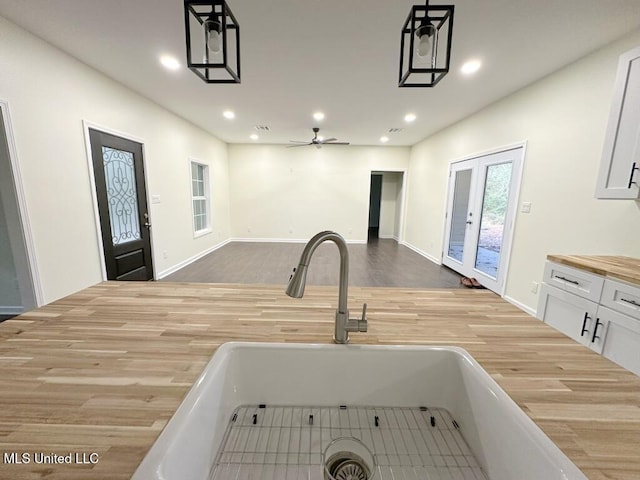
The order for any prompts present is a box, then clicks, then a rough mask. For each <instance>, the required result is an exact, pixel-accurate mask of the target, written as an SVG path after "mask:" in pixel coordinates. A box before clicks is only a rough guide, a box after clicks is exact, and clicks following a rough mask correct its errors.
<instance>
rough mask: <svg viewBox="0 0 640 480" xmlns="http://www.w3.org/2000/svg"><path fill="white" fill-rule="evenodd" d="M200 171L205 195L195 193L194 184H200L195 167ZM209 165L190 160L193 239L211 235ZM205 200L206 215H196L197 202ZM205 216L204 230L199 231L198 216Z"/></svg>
mask: <svg viewBox="0 0 640 480" xmlns="http://www.w3.org/2000/svg"><path fill="white" fill-rule="evenodd" d="M194 166H196V167H197V168H198V169H199V168H202V183H203V186H204V188H203V191H204V195H195V194H194V191H193V182H199V181H200V178H197V177H194V174H193V167H194ZM209 184H210V182H209V165H207V164H206V163H204V162H201V161H198V160H194V159H189V192H191V225H192V227H193V238H198V237H201V236H203V235H207V234H208V233H211V193H210V186H209ZM203 200H204V208H205V211H204V214H202V213H196V207H195V204H196V201H198V202H202V201H203ZM202 215H204V228H200V229H197V227H196V218H197V216H202Z"/></svg>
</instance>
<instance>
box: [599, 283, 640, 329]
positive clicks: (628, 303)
mask: <svg viewBox="0 0 640 480" xmlns="http://www.w3.org/2000/svg"><path fill="white" fill-rule="evenodd" d="M600 303H601V304H602V305H604V306H606V307H609V308H610V309H612V310H615V311H617V312H620V313H624V314H625V315H629V316H630V317H633V318H635V319H638V320H640V286H637V285H631V284H628V283H623V282H619V281H616V280H610V279H606V280H605V281H604V288H603V289H602V299H601V300H600Z"/></svg>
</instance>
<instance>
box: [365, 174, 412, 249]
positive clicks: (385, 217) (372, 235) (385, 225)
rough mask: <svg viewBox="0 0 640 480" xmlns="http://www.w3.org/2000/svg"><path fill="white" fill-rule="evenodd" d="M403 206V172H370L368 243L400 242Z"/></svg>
mask: <svg viewBox="0 0 640 480" xmlns="http://www.w3.org/2000/svg"><path fill="white" fill-rule="evenodd" d="M403 204H404V172H397V171H395V172H394V171H376V172H371V186H370V193H369V229H368V237H367V241H368V242H375V241H377V240H378V239H394V240H395V241H396V242H400V236H401V232H402V215H403V213H402V212H403V210H402V208H403Z"/></svg>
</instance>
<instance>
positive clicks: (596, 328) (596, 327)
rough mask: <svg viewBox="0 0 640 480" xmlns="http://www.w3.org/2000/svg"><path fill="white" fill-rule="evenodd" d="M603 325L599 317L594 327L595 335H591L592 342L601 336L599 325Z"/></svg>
mask: <svg viewBox="0 0 640 480" xmlns="http://www.w3.org/2000/svg"><path fill="white" fill-rule="evenodd" d="M600 325H602V322H601V321H600V319H599V318H596V326H595V327H594V329H593V337H591V343H594V342H595V341H596V340H597V339H599V338H600V335H597V333H598V327H599V326H600Z"/></svg>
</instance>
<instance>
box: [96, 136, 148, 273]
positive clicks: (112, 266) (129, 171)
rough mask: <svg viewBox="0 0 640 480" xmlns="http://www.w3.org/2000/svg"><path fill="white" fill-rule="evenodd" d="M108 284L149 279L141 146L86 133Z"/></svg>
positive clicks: (110, 137) (145, 198)
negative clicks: (110, 282) (111, 281)
mask: <svg viewBox="0 0 640 480" xmlns="http://www.w3.org/2000/svg"><path fill="white" fill-rule="evenodd" d="M89 138H90V141H91V156H92V159H93V165H94V167H93V169H94V174H95V181H96V194H97V200H98V211H99V213H100V228H101V231H102V244H103V248H104V259H105V266H106V269H107V279H108V280H150V279H152V278H153V264H152V256H151V232H150V231H149V229H150V227H151V224H150V223H149V214H148V210H147V191H146V184H145V179H144V164H143V161H142V144H140V143H137V142H133V141H131V140H127V139H125V138H121V137H116V136H115V135H110V134H108V133H105V132H100V131H98V130H94V129H89Z"/></svg>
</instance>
